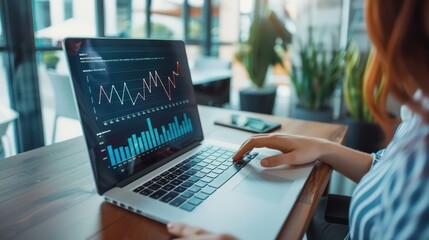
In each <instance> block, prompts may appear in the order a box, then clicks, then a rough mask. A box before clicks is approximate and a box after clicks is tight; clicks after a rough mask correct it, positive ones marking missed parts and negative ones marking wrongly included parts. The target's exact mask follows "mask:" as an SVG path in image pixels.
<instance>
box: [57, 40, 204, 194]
mask: <svg viewBox="0 0 429 240" xmlns="http://www.w3.org/2000/svg"><path fill="white" fill-rule="evenodd" d="M64 48H65V50H66V54H67V58H68V62H69V67H70V73H71V78H72V82H73V86H74V92H75V96H76V99H77V104H78V108H79V113H80V117H81V123H82V128H83V132H84V135H85V139H86V143H87V146H88V150H89V155H90V158H91V163H92V168H93V171H94V176H95V179H96V183H97V189H98V192H99V193H100V194H103V193H104V192H106V191H107V190H109V189H111V188H112V187H114V186H116V185H117V184H118V183H121V182H124V181H126V182H130V181H132V180H135V179H137V178H138V177H140V176H142V175H144V174H145V173H147V172H149V171H152V170H153V169H155V168H157V167H159V166H160V165H163V164H165V163H166V162H168V161H170V160H171V159H173V158H174V157H176V156H178V155H179V154H181V153H183V151H184V149H186V148H187V147H189V146H191V145H193V144H195V143H197V142H199V141H201V140H202V139H203V133H202V128H201V123H200V119H199V116H198V111H197V105H196V102H195V100H194V95H193V87H192V81H191V76H190V71H189V67H188V62H187V58H186V53H185V46H184V44H183V42H181V41H170V40H168V41H167V40H131V39H76V38H75V39H71V38H70V39H65V40H64Z"/></svg>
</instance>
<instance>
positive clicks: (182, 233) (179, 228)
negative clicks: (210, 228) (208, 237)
mask: <svg viewBox="0 0 429 240" xmlns="http://www.w3.org/2000/svg"><path fill="white" fill-rule="evenodd" d="M167 229H168V232H169V233H171V234H173V235H174V236H178V237H186V236H192V235H201V234H207V233H208V232H207V231H206V230H204V229H202V228H199V227H194V226H190V225H187V224H184V223H176V222H173V223H169V224H167Z"/></svg>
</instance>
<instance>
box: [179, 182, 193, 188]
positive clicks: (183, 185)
mask: <svg viewBox="0 0 429 240" xmlns="http://www.w3.org/2000/svg"><path fill="white" fill-rule="evenodd" d="M192 185H194V183H193V182H189V181H186V182H184V183H182V185H181V186H182V187H186V188H188V187H190V186H192Z"/></svg>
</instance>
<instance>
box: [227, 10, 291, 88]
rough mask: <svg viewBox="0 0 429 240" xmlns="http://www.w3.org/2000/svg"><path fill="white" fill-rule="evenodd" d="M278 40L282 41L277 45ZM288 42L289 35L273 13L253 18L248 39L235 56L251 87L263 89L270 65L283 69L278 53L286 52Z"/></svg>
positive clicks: (289, 39)
mask: <svg viewBox="0 0 429 240" xmlns="http://www.w3.org/2000/svg"><path fill="white" fill-rule="evenodd" d="M278 39H282V42H281V43H279V42H278ZM290 41H291V35H290V33H289V32H288V31H287V30H286V28H285V27H284V26H283V24H282V23H281V22H280V20H279V19H278V18H277V16H276V15H275V13H274V12H272V11H270V12H269V14H267V15H266V16H260V17H255V18H254V20H253V22H252V24H251V27H250V35H249V39H248V40H247V42H246V43H245V44H243V45H241V46H240V48H239V51H238V52H237V53H236V55H235V56H236V58H237V59H238V60H239V61H240V62H242V63H243V65H244V67H245V68H246V70H247V73H248V74H249V77H250V80H251V81H252V83H253V85H255V86H256V87H258V88H262V87H264V84H265V77H266V74H267V71H268V67H269V66H270V65H276V64H280V65H282V66H283V67H284V65H283V61H282V59H281V57H280V55H279V51H280V49H283V50H286V46H287V44H289V43H290Z"/></svg>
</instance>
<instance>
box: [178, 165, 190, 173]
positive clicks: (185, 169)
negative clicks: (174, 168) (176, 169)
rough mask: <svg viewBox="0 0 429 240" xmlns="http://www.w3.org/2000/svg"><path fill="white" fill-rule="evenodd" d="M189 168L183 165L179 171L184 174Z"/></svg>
mask: <svg viewBox="0 0 429 240" xmlns="http://www.w3.org/2000/svg"><path fill="white" fill-rule="evenodd" d="M190 168H191V167H190V166H187V165H183V166H181V167H180V170H182V171H184V172H186V171H188V170H189V169H190Z"/></svg>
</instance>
